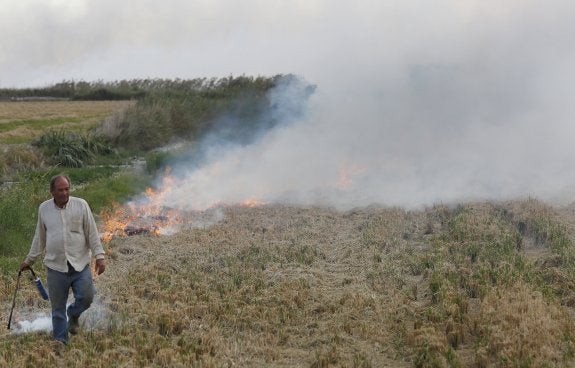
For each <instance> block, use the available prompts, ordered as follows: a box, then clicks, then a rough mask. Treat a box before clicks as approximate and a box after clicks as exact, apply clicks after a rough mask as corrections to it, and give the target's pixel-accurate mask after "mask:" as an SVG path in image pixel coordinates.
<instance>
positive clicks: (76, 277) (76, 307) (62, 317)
mask: <svg viewBox="0 0 575 368" xmlns="http://www.w3.org/2000/svg"><path fill="white" fill-rule="evenodd" d="M68 268H69V271H68V272H59V271H55V270H52V269H50V268H48V276H47V279H48V293H49V296H50V303H51V304H52V329H53V336H54V339H55V340H58V341H61V342H63V343H67V342H68V318H67V317H66V312H67V314H68V315H69V316H71V317H80V314H82V313H83V312H84V311H85V310H86V309H88V308H89V307H90V305H91V304H92V300H94V294H95V289H94V284H93V283H92V271H91V270H90V265H86V267H84V269H83V270H82V271H76V270H74V268H72V266H70V265H69V264H68ZM70 288H72V292H73V294H74V303H72V304H70V306H69V307H68V310H67V311H66V303H67V301H68V293H69V292H70Z"/></svg>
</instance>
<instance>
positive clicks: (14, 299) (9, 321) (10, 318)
mask: <svg viewBox="0 0 575 368" xmlns="http://www.w3.org/2000/svg"><path fill="white" fill-rule="evenodd" d="M20 275H22V270H20V271H18V279H17V280H16V289H15V290H14V298H13V299H12V308H11V309H10V317H8V329H10V324H11V323H12V312H14V306H15V305H16V293H17V292H18V288H19V287H20Z"/></svg>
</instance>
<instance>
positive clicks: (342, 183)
mask: <svg viewBox="0 0 575 368" xmlns="http://www.w3.org/2000/svg"><path fill="white" fill-rule="evenodd" d="M366 171H367V168H366V167H364V166H361V165H358V164H343V165H341V167H340V168H339V180H338V182H337V184H336V185H335V186H336V187H337V188H338V189H342V190H349V189H351V187H352V186H353V181H352V177H354V176H358V175H360V174H363V173H364V172H366Z"/></svg>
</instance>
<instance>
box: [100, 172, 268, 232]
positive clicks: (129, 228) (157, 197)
mask: <svg viewBox="0 0 575 368" xmlns="http://www.w3.org/2000/svg"><path fill="white" fill-rule="evenodd" d="M168 174H169V173H168ZM177 185H179V183H177V181H176V180H175V178H174V177H172V176H170V175H166V176H164V178H163V180H162V184H161V188H162V190H158V191H156V190H154V189H152V188H147V189H146V190H145V192H144V193H143V195H142V197H143V198H142V200H140V201H135V202H130V203H128V204H126V205H124V206H121V205H119V204H117V203H116V204H114V205H113V207H112V209H108V210H104V211H102V213H101V214H100V217H101V219H102V226H101V228H102V231H101V239H102V242H104V243H109V242H110V241H111V240H112V239H113V238H114V237H125V236H129V235H137V234H145V235H152V236H159V235H161V234H164V233H166V232H168V231H170V230H171V229H174V228H178V227H179V226H181V225H184V224H191V219H190V216H189V215H190V214H189V213H186V212H184V211H180V210H177V209H172V208H167V207H165V206H163V203H164V200H165V198H166V196H167V195H168V194H169V192H170V191H171V190H172V189H173V188H174V187H175V186H177ZM264 204H265V202H263V201H261V200H258V199H255V198H250V199H247V200H245V201H243V202H241V203H238V205H240V206H244V207H257V206H262V205H264ZM226 206H229V204H225V203H222V202H216V203H214V204H213V205H212V206H211V207H209V208H208V210H209V209H214V208H218V207H226Z"/></svg>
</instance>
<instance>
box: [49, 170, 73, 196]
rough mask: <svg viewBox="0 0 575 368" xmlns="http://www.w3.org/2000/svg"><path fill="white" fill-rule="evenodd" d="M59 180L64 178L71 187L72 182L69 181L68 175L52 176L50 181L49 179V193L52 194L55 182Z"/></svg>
mask: <svg viewBox="0 0 575 368" xmlns="http://www.w3.org/2000/svg"><path fill="white" fill-rule="evenodd" d="M59 178H64V179H66V181H67V182H68V185H69V186H72V182H71V181H70V177H69V176H68V175H63V174H60V175H54V176H52V179H50V192H53V191H54V189H56V180H58V179H59Z"/></svg>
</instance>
